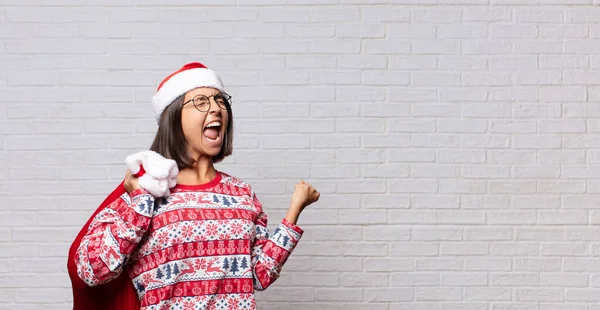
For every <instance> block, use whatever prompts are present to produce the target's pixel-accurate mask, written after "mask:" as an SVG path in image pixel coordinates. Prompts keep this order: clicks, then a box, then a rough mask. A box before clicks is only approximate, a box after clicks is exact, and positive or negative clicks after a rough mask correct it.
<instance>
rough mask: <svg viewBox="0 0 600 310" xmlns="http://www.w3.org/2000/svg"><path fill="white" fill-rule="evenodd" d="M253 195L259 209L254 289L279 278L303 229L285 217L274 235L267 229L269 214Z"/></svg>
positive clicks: (258, 289)
mask: <svg viewBox="0 0 600 310" xmlns="http://www.w3.org/2000/svg"><path fill="white" fill-rule="evenodd" d="M252 195H253V202H254V207H255V208H256V210H258V216H257V218H256V221H255V232H256V237H255V239H254V242H253V244H252V252H251V253H252V269H253V275H254V278H253V283H254V289H255V290H257V291H262V290H265V289H266V288H267V287H269V285H271V284H272V283H273V282H275V280H277V278H279V274H280V272H281V269H282V267H283V265H284V264H285V262H286V261H287V259H288V257H289V255H290V254H291V253H292V251H293V250H294V248H295V247H296V244H297V243H298V241H299V240H300V238H301V237H302V234H303V230H302V229H301V228H300V227H298V226H296V225H294V224H292V223H290V222H289V221H287V220H286V219H285V218H284V219H283V220H282V222H281V223H279V225H278V226H277V227H276V228H275V230H274V232H273V234H272V235H270V234H269V231H268V229H267V221H268V220H267V215H266V214H265V213H264V212H263V210H262V204H261V203H260V201H259V200H258V199H257V198H256V195H255V194H252Z"/></svg>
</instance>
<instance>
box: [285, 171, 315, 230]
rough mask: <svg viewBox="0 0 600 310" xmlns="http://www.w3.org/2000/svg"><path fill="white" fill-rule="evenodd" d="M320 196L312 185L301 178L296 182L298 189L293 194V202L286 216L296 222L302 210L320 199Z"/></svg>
mask: <svg viewBox="0 0 600 310" xmlns="http://www.w3.org/2000/svg"><path fill="white" fill-rule="evenodd" d="M320 196H321V194H320V193H319V192H318V191H317V190H316V189H315V188H314V187H313V186H312V185H310V184H309V183H306V182H304V180H301V181H300V182H299V183H298V184H296V189H295V190H294V194H292V203H291V205H290V208H289V209H288V213H287V216H286V217H285V218H286V219H287V220H288V221H289V222H290V223H292V224H296V222H297V221H298V216H300V213H301V212H302V210H304V208H306V207H308V206H309V205H311V204H313V203H315V202H316V201H317V200H319V197H320Z"/></svg>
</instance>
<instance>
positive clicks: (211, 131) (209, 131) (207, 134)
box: [204, 128, 219, 140]
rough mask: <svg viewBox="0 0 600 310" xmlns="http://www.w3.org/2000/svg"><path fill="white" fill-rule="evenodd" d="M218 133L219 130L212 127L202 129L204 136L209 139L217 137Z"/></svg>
mask: <svg viewBox="0 0 600 310" xmlns="http://www.w3.org/2000/svg"><path fill="white" fill-rule="evenodd" d="M218 135H219V132H218V131H217V130H216V129H214V128H207V129H205V130H204V136H205V137H207V138H209V139H212V140H214V139H216V138H217V136H218Z"/></svg>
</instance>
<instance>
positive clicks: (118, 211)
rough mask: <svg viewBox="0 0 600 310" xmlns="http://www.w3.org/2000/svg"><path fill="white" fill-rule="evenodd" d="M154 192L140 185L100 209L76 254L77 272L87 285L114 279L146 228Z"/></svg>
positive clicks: (152, 205)
mask: <svg viewBox="0 0 600 310" xmlns="http://www.w3.org/2000/svg"><path fill="white" fill-rule="evenodd" d="M153 213H154V196H152V195H151V194H149V193H148V192H146V191H145V190H143V189H139V190H136V191H133V192H132V193H131V194H128V193H125V194H123V195H122V196H121V197H119V198H117V199H116V200H115V201H113V202H112V203H111V204H110V205H108V206H107V207H106V208H105V209H104V210H102V211H100V212H99V213H98V214H97V215H96V217H95V218H94V220H93V221H92V223H91V224H90V226H89V229H88V231H87V233H86V235H85V236H84V237H83V239H82V240H81V244H80V245H79V247H78V248H77V252H76V254H75V264H76V265H77V274H78V275H79V277H80V278H81V279H82V280H83V281H84V282H85V283H86V284H87V285H89V286H96V285H100V284H104V283H106V282H109V281H110V280H112V279H115V278H117V277H118V276H119V274H121V272H122V271H123V266H124V265H125V264H126V263H127V260H128V258H129V255H130V254H131V253H132V252H133V250H134V249H135V248H136V246H137V245H138V243H139V242H140V240H141V239H142V237H143V236H144V235H145V233H146V231H147V230H148V228H149V225H150V222H151V219H152V216H153Z"/></svg>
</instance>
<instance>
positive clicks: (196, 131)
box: [181, 110, 204, 141]
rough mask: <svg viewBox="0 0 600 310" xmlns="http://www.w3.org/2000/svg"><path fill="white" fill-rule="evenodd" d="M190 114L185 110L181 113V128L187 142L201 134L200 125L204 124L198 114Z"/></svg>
mask: <svg viewBox="0 0 600 310" xmlns="http://www.w3.org/2000/svg"><path fill="white" fill-rule="evenodd" d="M191 112H194V111H191ZM191 112H190V111H186V110H183V111H181V128H182V129H183V134H184V136H185V137H186V139H187V140H188V141H189V140H194V139H195V138H197V137H198V136H199V135H200V134H201V133H202V125H201V124H203V122H204V120H203V118H202V115H201V114H200V113H191Z"/></svg>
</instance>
